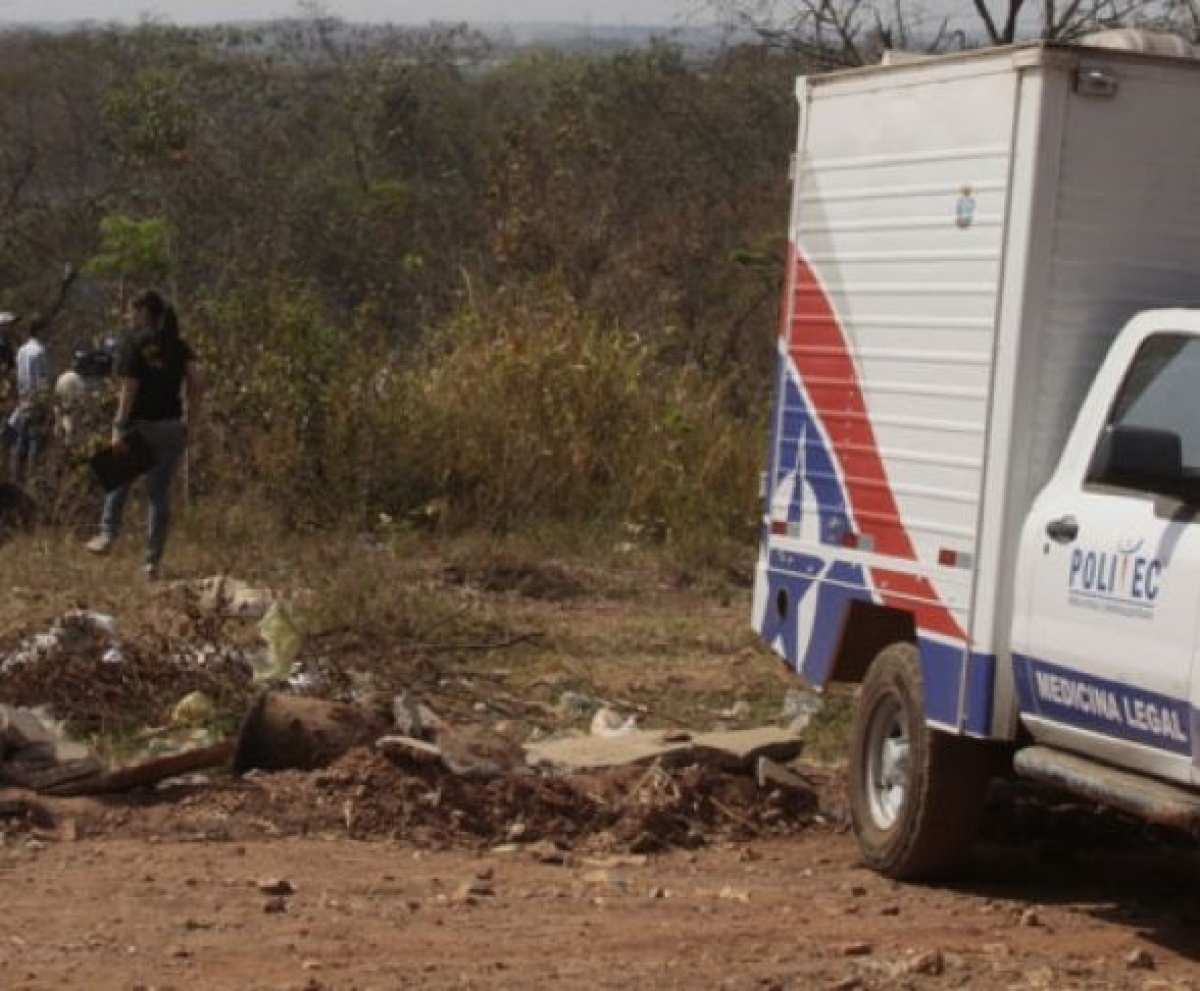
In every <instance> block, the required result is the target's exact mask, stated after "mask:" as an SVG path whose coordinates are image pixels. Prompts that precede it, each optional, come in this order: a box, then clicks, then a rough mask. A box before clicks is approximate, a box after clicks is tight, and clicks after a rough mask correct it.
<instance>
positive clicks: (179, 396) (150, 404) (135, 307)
mask: <svg viewBox="0 0 1200 991" xmlns="http://www.w3.org/2000/svg"><path fill="white" fill-rule="evenodd" d="M130 317H131V320H132V322H133V324H134V325H135V328H136V329H135V330H134V332H133V333H132V334H131V336H130V338H129V340H128V341H127V342H126V344H125V346H124V347H123V348H122V349H121V352H120V354H119V355H118V358H117V368H116V375H117V380H118V383H119V388H120V391H119V398H118V403H117V415H116V419H115V420H114V421H113V433H112V442H113V446H114V447H118V446H120V445H121V444H122V443H123V442H124V439H125V437H126V435H127V434H128V433H129V432H130V431H132V430H136V431H137V432H138V433H139V434H140V435H141V437H142V438H143V439H144V440H145V441H146V443H147V444H148V445H149V447H150V450H151V451H152V452H153V454H154V466H153V467H152V468H151V469H150V470H149V471H148V472H147V473H146V495H147V498H148V500H149V503H150V521H149V529H148V532H147V538H146V564H145V570H146V575H147V577H149V578H155V577H157V576H158V572H159V565H160V563H161V561H162V556H163V549H164V547H165V546H166V541H167V530H168V528H169V526H170V520H171V479H172V478H173V477H174V475H175V469H176V467H178V465H179V461H180V459H181V458H182V456H183V452H184V450H185V448H186V447H187V429H188V428H187V424H186V423H185V422H184V419H183V413H184V406H183V399H184V396H183V394H184V390H185V388H186V390H187V414H188V419H189V420H190V421H191V422H192V423H193V424H194V423H195V419H196V413H197V411H198V409H199V403H200V393H201V390H202V386H201V380H200V374H199V369H198V367H197V365H196V358H195V355H194V354H193V352H192V349H191V348H190V347H189V346H188V344H187V342H186V341H184V340H183V338H182V337H180V336H179V321H178V318H177V317H176V315H175V308H174V307H173V306H171V305H170V304H169V303H168V302H167V301H166V300H165V299H163V297H162V295H161V294H160V293H158V292H156V291H155V290H153V289H147V290H146V291H145V292H143V293H141V294H140V295H138V296H137V297H136V298H135V299H134V301H133V304H132V307H131V312H130ZM139 324H140V326H138V325H139ZM128 497H129V485H123V486H121V487H120V488H117V489H114V490H113V491H111V492H109V493H108V495H107V496H106V497H105V499H104V511H103V513H102V514H101V518H100V533H99V534H98V535H97V536H96V537H94V538H93V539H92V540H90V541H89V542H88V544H87V548H88V550H90V551H91V552H92V553H94V554H104V553H107V552H108V550H109V548H111V547H112V545H113V541H115V540H116V539H117V535H118V534H119V532H120V529H121V517H122V516H123V515H124V512H125V502H126V500H127V499H128Z"/></svg>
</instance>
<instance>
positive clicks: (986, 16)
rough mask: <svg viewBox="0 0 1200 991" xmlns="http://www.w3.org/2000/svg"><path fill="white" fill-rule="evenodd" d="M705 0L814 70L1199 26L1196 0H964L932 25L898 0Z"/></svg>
mask: <svg viewBox="0 0 1200 991" xmlns="http://www.w3.org/2000/svg"><path fill="white" fill-rule="evenodd" d="M706 5H707V7H708V8H709V9H710V10H712V11H714V12H715V13H716V14H717V16H718V17H720V18H721V19H722V20H723V22H724V23H725V24H726V26H727V27H729V28H731V29H733V30H735V31H743V32H749V33H750V34H751V35H753V36H754V37H756V38H758V39H759V40H760V41H762V42H763V43H765V44H767V45H768V46H771V47H775V48H780V49H783V50H786V51H790V52H792V53H794V54H796V55H800V56H802V57H803V58H805V59H806V61H808V62H809V63H811V64H813V65H814V66H816V67H818V68H835V67H840V66H853V65H863V64H865V63H868V62H871V61H874V60H875V59H876V58H877V57H878V56H879V54H880V52H881V51H882V50H883V49H886V48H905V49H919V50H923V51H926V52H930V53H933V52H941V51H946V50H950V49H963V48H971V47H975V46H976V45H978V44H980V43H982V44H992V45H1004V44H1011V43H1012V42H1014V41H1016V40H1018V39H1019V38H1020V37H1022V36H1028V37H1036V38H1041V39H1043V40H1045V41H1060V42H1064V41H1074V40H1076V39H1078V38H1079V37H1081V36H1082V35H1085V34H1088V33H1089V32H1091V31H1099V30H1103V29H1106V28H1114V27H1122V26H1126V25H1129V24H1134V23H1143V22H1146V23H1154V24H1156V25H1159V26H1162V25H1164V24H1165V23H1166V22H1165V21H1164V20H1163V12H1164V11H1170V12H1172V13H1173V14H1174V15H1175V16H1174V18H1173V21H1174V22H1176V23H1177V27H1176V29H1179V27H1186V26H1188V25H1189V24H1190V29H1191V31H1193V32H1196V31H1200V0H1165V3H1164V0H1040V10H1037V8H1038V7H1039V0H971V4H970V9H969V15H968V16H967V17H966V18H965V19H955V18H952V17H950V16H941V17H937V18H935V19H934V20H933V21H932V23H930V22H929V16H930V15H929V7H928V5H922V4H911V3H910V4H907V5H906V4H905V3H904V2H902V0H708V2H707V4H706ZM963 6H964V7H965V6H966V5H965V4H964V5H963ZM942 9H944V7H943V8H942ZM1034 11H1037V14H1036V15H1035V16H1034V17H1032V18H1031V17H1030V14H1031V12H1034ZM1189 14H1190V15H1191V16H1190V21H1189V18H1188V15H1189ZM972 15H973V16H972ZM1023 15H1024V16H1023ZM964 21H965V23H964Z"/></svg>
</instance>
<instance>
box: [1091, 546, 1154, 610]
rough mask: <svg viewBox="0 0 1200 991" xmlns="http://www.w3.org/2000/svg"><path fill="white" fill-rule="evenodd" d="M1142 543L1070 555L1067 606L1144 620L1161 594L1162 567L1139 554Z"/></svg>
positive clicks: (1151, 558)
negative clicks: (1069, 604) (1069, 603)
mask: <svg viewBox="0 0 1200 991" xmlns="http://www.w3.org/2000/svg"><path fill="white" fill-rule="evenodd" d="M1143 543H1144V541H1141V540H1136V541H1122V542H1121V543H1119V544H1118V545H1117V549H1116V550H1115V551H1096V550H1087V549H1085V548H1082V547H1077V548H1076V549H1075V550H1074V551H1072V552H1071V564H1070V569H1069V571H1068V574H1067V592H1068V594H1069V596H1070V601H1071V605H1073V606H1080V607H1082V608H1085V609H1095V610H1098V611H1101V612H1110V613H1116V614H1118V615H1125V616H1131V617H1134V618H1141V619H1148V618H1149V617H1150V616H1151V615H1152V614H1153V612H1154V604H1155V601H1156V600H1157V599H1158V594H1159V591H1160V590H1161V585H1162V574H1163V563H1162V561H1160V560H1159V559H1158V558H1155V557H1147V556H1145V555H1143V554H1139V553H1138V552H1139V551H1140V550H1141V549H1142V546H1143Z"/></svg>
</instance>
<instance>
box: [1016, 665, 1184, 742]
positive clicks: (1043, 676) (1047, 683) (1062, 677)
mask: <svg viewBox="0 0 1200 991" xmlns="http://www.w3.org/2000/svg"><path fill="white" fill-rule="evenodd" d="M1013 673H1014V675H1015V678H1016V685H1017V699H1018V702H1019V704H1020V707H1021V711H1022V712H1026V713H1030V714H1031V715H1037V716H1042V717H1044V718H1046V719H1051V720H1053V721H1055V722H1058V723H1064V724H1066V725H1068V726H1076V727H1079V728H1080V729H1086V730H1091V731H1092V732H1095V733H1101V734H1103V735H1104V736H1109V737H1113V738H1114V739H1118V740H1131V741H1133V742H1135V743H1141V744H1144V745H1145V746H1148V747H1154V748H1155V749H1157V750H1167V751H1170V752H1171V753H1176V754H1191V752H1192V710H1191V706H1190V704H1189V703H1188V702H1187V701H1185V700H1182V699H1175V698H1171V697H1170V696H1167V695H1160V694H1159V693H1158V692H1151V691H1147V690H1146V689H1142V688H1134V687H1133V686H1131V685H1123V684H1121V683H1120V682H1117V681H1109V680H1108V679H1106V678H1097V677H1095V676H1093V675H1087V674H1083V673H1081V672H1079V671H1075V670H1073V669H1071V668H1064V667H1060V666H1059V665H1057V664H1051V663H1050V662H1048V661H1043V660H1040V659H1038V658H1035V657H1028V656H1026V655H1024V654H1014V655H1013Z"/></svg>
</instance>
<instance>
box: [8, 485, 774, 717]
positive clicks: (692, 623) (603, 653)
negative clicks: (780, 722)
mask: <svg viewBox="0 0 1200 991" xmlns="http://www.w3.org/2000/svg"><path fill="white" fill-rule="evenodd" d="M181 516H182V519H181V523H180V526H179V528H178V530H177V532H176V533H175V534H174V535H173V538H172V542H171V545H170V547H169V549H168V556H167V565H168V575H167V580H166V581H163V582H159V583H147V582H146V581H145V579H144V578H143V576H142V575H141V572H140V568H139V562H140V554H141V536H140V532H137V529H135V527H134V526H133V524H136V523H140V520H141V516H140V507H137V506H131V507H130V515H129V520H128V522H129V523H130V524H131V526H130V530H129V532H128V533H127V534H126V535H125V536H124V537H123V538H122V540H121V541H120V542H119V543H118V545H117V546H116V547H115V548H114V551H113V553H112V554H111V555H110V556H108V557H104V558H95V557H92V556H90V555H88V554H87V553H86V551H85V550H84V549H83V548H82V546H81V542H80V540H79V538H78V536H76V535H66V534H64V533H61V532H58V531H51V530H45V531H40V532H37V533H35V534H32V535H27V536H22V537H19V538H16V539H13V540H11V541H9V542H8V543H6V544H4V545H2V546H0V574H3V575H4V585H5V586H7V590H8V591H9V595H8V596H6V598H5V604H4V606H3V607H0V651H2V650H3V649H4V648H5V647H6V646H9V645H11V644H13V643H14V642H16V641H17V640H18V639H20V638H21V637H24V636H27V635H29V634H30V633H33V632H37V631H40V630H44V629H46V628H47V627H48V626H49V624H50V623H51V622H52V621H53V620H54V619H55V618H56V617H58V616H60V615H61V614H62V613H63V612H65V611H66V610H68V609H72V608H87V609H94V610H98V611H101V612H106V613H110V614H112V615H114V616H116V617H117V619H118V622H119V624H120V627H121V632H122V635H123V636H125V637H128V638H130V639H132V640H134V641H136V642H137V643H139V644H144V645H160V646H157V647H156V648H155V649H158V650H159V651H160V652H161V651H165V650H167V649H169V648H168V645H169V644H171V643H172V642H173V640H187V641H188V642H191V641H195V640H197V639H203V638H205V637H208V638H213V639H218V640H220V641H222V642H223V643H226V644H231V643H232V644H238V643H240V644H250V643H254V642H256V631H255V626H254V624H253V623H250V622H247V621H238V620H227V621H223V622H221V623H218V624H216V625H211V624H210V625H208V626H205V625H204V623H202V622H200V620H199V619H198V617H197V616H196V613H195V608H194V603H190V601H189V599H188V598H187V596H186V595H185V594H183V592H182V591H181V589H180V588H179V587H178V580H181V579H182V580H186V579H197V578H203V577H207V576H210V575H215V574H226V575H233V576H236V577H238V578H241V579H243V580H245V581H247V582H249V583H251V584H254V585H262V586H269V587H272V588H276V589H287V590H297V589H306V590H309V594H308V596H307V597H306V599H305V602H306V605H305V607H304V615H303V625H304V628H305V630H306V632H307V634H308V636H307V638H306V643H305V648H304V651H305V653H304V656H305V657H306V658H308V659H309V660H312V661H316V662H319V663H320V664H321V666H322V670H323V671H325V672H326V673H328V674H329V675H330V676H331V683H332V684H333V685H334V686H335V687H338V688H339V689H343V690H348V689H349V688H350V687H352V686H359V687H361V686H362V685H363V684H369V685H370V686H371V687H372V688H375V689H377V690H378V691H380V692H382V693H388V692H392V691H396V690H399V689H401V688H407V689H412V690H415V691H416V692H417V693H418V694H421V695H423V696H425V697H429V698H432V699H436V700H437V701H436V703H435V707H440V709H441V710H444V711H446V712H447V713H448V714H450V715H451V716H453V717H455V718H463V719H476V720H477V719H481V718H483V719H495V718H515V719H517V720H519V721H522V722H523V723H525V724H526V725H527V728H532V727H534V726H541V727H542V728H543V729H554V728H558V727H560V726H561V725H562V724H563V723H564V719H563V718H562V717H561V716H559V715H558V714H556V713H555V712H554V710H555V708H556V706H557V704H558V701H559V699H560V697H561V695H562V693H563V692H564V691H566V690H568V689H571V690H575V691H580V692H583V693H584V694H586V695H587V696H589V697H591V698H593V699H595V700H597V702H599V701H602V700H603V701H611V702H616V703H618V704H619V705H622V706H625V707H627V708H629V709H630V710H632V711H635V712H637V713H639V715H640V717H641V722H642V724H643V725H647V726H671V725H679V724H684V725H689V726H710V725H713V724H715V723H718V722H720V721H722V716H721V713H722V712H724V711H726V710H728V709H729V707H730V706H731V705H732V704H733V703H734V702H736V701H738V700H745V701H747V702H748V703H749V704H750V714H749V716H747V717H743V718H742V719H739V720H737V721H736V722H738V723H746V722H756V721H768V720H771V719H774V718H775V717H777V716H778V713H779V706H780V702H781V699H782V697H783V694H784V692H785V691H786V690H787V688H788V687H789V685H790V684H791V681H790V678H789V677H788V676H787V675H786V673H785V672H784V670H783V668H782V666H781V665H779V664H778V662H777V661H776V660H774V659H773V658H771V657H770V656H769V655H768V653H767V652H766V651H764V650H762V649H760V648H759V647H758V645H757V643H756V640H755V638H754V636H753V634H752V633H751V631H750V629H749V624H748V613H749V591H748V589H746V588H745V587H743V586H741V585H738V584H733V583H730V582H729V581H728V580H727V579H726V578H725V577H724V574H723V573H721V572H711V573H710V572H700V573H696V572H689V573H688V575H687V578H688V580H681V570H680V567H679V565H678V563H677V561H675V560H674V559H672V558H670V557H668V556H665V555H664V554H663V553H662V552H661V550H659V549H656V548H655V547H654V546H652V545H651V546H642V545H636V544H631V542H630V541H629V540H628V539H627V538H628V536H629V535H628V534H627V533H624V532H621V533H617V534H604V533H602V532H598V531H596V532H592V533H591V534H586V535H582V534H580V533H579V532H578V530H571V531H559V532H555V531H552V530H546V531H543V532H540V533H537V534H534V533H526V534H524V535H521V536H513V537H506V538H505V537H497V536H495V535H489V534H474V535H467V536H464V537H458V538H454V539H448V538H447V539H440V538H436V537H431V536H428V535H426V536H416V535H414V534H412V533H411V532H407V531H400V532H387V531H385V532H382V533H377V534H375V535H372V536H369V537H368V536H359V535H344V534H330V533H308V534H298V533H290V534H289V533H285V532H282V531H281V530H279V529H278V527H277V526H276V525H275V524H274V523H273V522H272V516H271V515H270V514H269V513H264V512H261V511H255V510H254V509H252V508H246V507H239V506H234V507H225V508H221V507H216V506H202V507H197V508H194V509H192V510H191V511H188V512H184V513H183V514H181ZM750 553H751V551H749V550H747V555H749V554H750ZM26 694H27V693H23V697H22V699H21V701H32V700H31V699H29V698H28V697H25V695H26ZM178 694H181V693H179V692H174V691H173V690H172V692H171V694H170V697H169V698H167V697H164V698H163V699H161V700H159V701H160V702H161V703H162V705H164V706H165V705H166V703H168V702H170V701H173V700H174V698H177V697H178ZM230 697H231V698H232V696H230ZM3 700H4V691H3V687H0V701H3ZM113 704H114V706H119V704H120V702H119V699H116V698H114V699H113ZM153 704H154V700H153V699H151V698H149V697H148V696H147V697H142V698H141V701H140V702H139V704H138V706H137V710H138V711H137V715H138V718H144V717H145V714H146V711H147V707H152V706H153ZM93 715H94V714H93ZM119 715H120V714H119V713H116V714H114V717H113V718H112V719H111V720H109V722H110V723H112V724H113V725H117V724H119V723H121V719H120V718H119ZM226 715H228V714H226ZM101 721H103V720H101ZM570 721H571V720H570V719H566V720H565V722H570ZM584 722H586V716H578V715H577V716H576V717H575V723H576V724H577V725H581V724H582V723H584Z"/></svg>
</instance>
